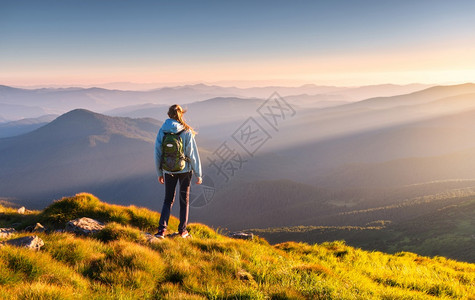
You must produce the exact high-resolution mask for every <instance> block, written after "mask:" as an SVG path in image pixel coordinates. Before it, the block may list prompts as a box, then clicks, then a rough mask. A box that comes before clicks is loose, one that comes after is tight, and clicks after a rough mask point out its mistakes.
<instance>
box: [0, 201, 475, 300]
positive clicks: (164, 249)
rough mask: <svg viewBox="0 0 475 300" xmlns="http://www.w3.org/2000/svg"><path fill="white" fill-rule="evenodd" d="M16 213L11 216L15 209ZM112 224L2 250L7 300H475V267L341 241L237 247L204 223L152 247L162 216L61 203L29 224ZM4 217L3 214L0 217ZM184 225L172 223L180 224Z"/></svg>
mask: <svg viewBox="0 0 475 300" xmlns="http://www.w3.org/2000/svg"><path fill="white" fill-rule="evenodd" d="M12 214H14V212H12ZM83 216H84V217H93V218H97V219H100V220H101V221H103V222H108V224H107V225H106V229H105V230H104V231H102V232H101V233H97V234H95V235H94V236H91V237H80V236H75V235H73V234H70V233H51V234H46V233H41V234H39V236H40V237H41V238H42V239H43V240H44V241H45V246H44V247H43V248H42V249H41V251H38V252H32V251H28V250H26V249H19V248H13V247H10V246H4V247H2V248H0V299H432V298H434V299H436V298H440V299H474V298H473V297H474V295H475V265H474V264H469V263H463V262H457V261H454V260H450V259H446V258H443V257H433V258H429V257H423V256H418V255H416V254H413V253H409V252H400V253H396V254H394V255H390V254H385V253H382V252H368V251H363V250H361V249H356V248H353V247H350V246H347V245H346V244H345V243H344V242H341V241H337V242H328V243H322V244H314V245H309V244H305V243H296V242H286V243H282V244H278V245H270V244H269V243H267V242H266V241H265V240H263V239H260V238H255V239H254V240H252V241H243V240H234V239H230V238H227V237H225V236H223V235H220V234H218V233H216V232H215V231H214V230H212V229H211V228H209V227H207V226H205V225H203V224H190V226H189V231H190V233H191V234H192V235H193V238H191V239H181V238H175V239H172V238H169V239H165V240H162V241H160V242H158V243H153V244H149V243H148V242H147V241H146V240H145V238H144V236H143V234H142V233H141V231H143V230H151V229H154V228H155V227H156V223H154V222H158V217H159V215H158V214H157V213H155V212H151V211H148V210H145V209H141V208H136V207H123V206H116V205H109V204H106V203H103V202H100V201H99V200H98V199H97V198H95V197H94V196H92V195H89V194H80V195H77V196H76V197H70V198H64V199H62V200H61V201H58V202H55V203H53V204H52V205H51V206H50V207H48V208H47V209H45V210H44V211H42V212H36V213H32V214H31V216H29V218H28V220H26V221H25V223H24V225H25V224H26V223H28V222H36V221H42V222H44V223H45V224H49V225H50V226H55V227H57V228H60V227H61V226H64V224H65V223H66V222H67V221H68V219H70V218H71V219H72V218H78V217H83ZM1 218H3V217H2V216H0V219H1ZM176 222H177V220H176V219H175V218H173V222H172V223H173V224H174V226H175V227H176Z"/></svg>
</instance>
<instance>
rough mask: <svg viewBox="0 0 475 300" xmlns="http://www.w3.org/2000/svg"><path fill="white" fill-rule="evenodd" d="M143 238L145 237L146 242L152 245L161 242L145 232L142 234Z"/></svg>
mask: <svg viewBox="0 0 475 300" xmlns="http://www.w3.org/2000/svg"><path fill="white" fill-rule="evenodd" d="M144 236H145V239H146V240H147V242H149V243H151V244H153V243H159V242H160V241H161V239H159V238H157V237H155V236H154V235H152V234H150V233H147V232H144Z"/></svg>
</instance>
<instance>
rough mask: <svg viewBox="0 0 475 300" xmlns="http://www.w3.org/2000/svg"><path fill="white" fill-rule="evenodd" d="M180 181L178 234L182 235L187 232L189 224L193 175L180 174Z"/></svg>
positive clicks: (190, 173) (188, 173)
mask: <svg viewBox="0 0 475 300" xmlns="http://www.w3.org/2000/svg"><path fill="white" fill-rule="evenodd" d="M177 175H179V177H178V179H179V180H180V225H178V232H179V233H182V232H184V231H185V230H186V225H187V224H188V215H189V211H190V186H191V178H192V177H193V173H192V172H191V171H190V172H187V173H180V174H177Z"/></svg>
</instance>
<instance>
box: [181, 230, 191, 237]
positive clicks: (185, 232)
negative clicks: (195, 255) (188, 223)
mask: <svg viewBox="0 0 475 300" xmlns="http://www.w3.org/2000/svg"><path fill="white" fill-rule="evenodd" d="M178 234H179V235H180V236H181V237H182V238H184V239H186V238H190V237H191V235H190V233H189V232H188V230H186V229H185V230H184V231H182V232H179V233H178Z"/></svg>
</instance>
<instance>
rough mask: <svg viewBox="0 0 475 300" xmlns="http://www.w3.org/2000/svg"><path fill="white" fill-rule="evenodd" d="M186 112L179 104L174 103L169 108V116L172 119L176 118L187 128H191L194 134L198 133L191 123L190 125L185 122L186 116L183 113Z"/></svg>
mask: <svg viewBox="0 0 475 300" xmlns="http://www.w3.org/2000/svg"><path fill="white" fill-rule="evenodd" d="M185 113H186V110H184V109H183V108H182V107H181V106H180V105H178V104H173V105H172V106H170V108H169V109H168V117H170V118H171V119H173V120H176V121H178V122H179V123H180V124H181V125H183V127H184V128H185V130H189V131H191V133H192V134H193V135H195V134H196V131H195V130H194V129H193V127H191V126H190V125H188V124H187V123H186V122H185V118H184V117H183V114H185Z"/></svg>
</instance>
